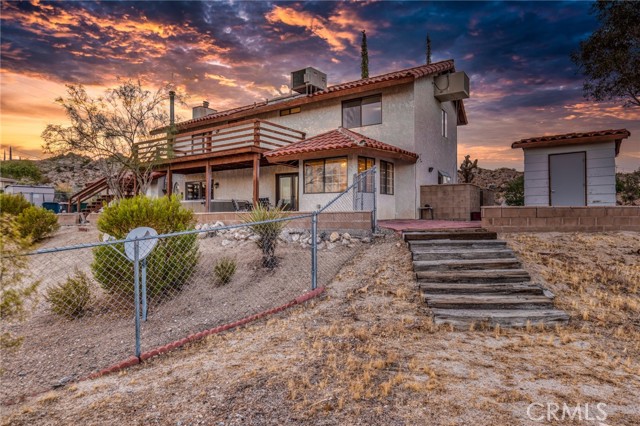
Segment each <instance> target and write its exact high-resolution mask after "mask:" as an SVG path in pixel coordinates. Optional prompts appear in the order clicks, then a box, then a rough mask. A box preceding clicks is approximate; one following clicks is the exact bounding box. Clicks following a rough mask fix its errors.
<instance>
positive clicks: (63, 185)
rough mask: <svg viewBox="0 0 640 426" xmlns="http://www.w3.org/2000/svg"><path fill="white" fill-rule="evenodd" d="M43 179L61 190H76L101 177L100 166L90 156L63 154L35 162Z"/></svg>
mask: <svg viewBox="0 0 640 426" xmlns="http://www.w3.org/2000/svg"><path fill="white" fill-rule="evenodd" d="M35 163H36V165H37V166H38V167H39V168H40V171H41V172H42V175H43V176H44V180H45V181H46V182H47V183H49V184H51V185H53V186H55V187H56V188H57V189H58V190H60V191H63V192H76V191H79V190H80V189H82V188H84V186H85V185H86V184H87V183H89V182H93V181H95V180H96V179H99V178H100V177H101V174H100V168H99V167H98V165H97V164H96V162H95V161H92V160H91V158H89V157H85V156H82V155H78V154H73V153H69V154H64V155H59V156H57V157H51V158H47V159H46V160H40V161H36V162H35Z"/></svg>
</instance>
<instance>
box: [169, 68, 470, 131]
mask: <svg viewBox="0 0 640 426" xmlns="http://www.w3.org/2000/svg"><path fill="white" fill-rule="evenodd" d="M444 72H455V66H454V63H453V59H448V60H446V61H440V62H435V63H432V64H425V65H420V66H417V67H412V68H406V69H403V70H399V71H393V72H390V73H387V74H382V75H378V76H374V77H370V78H363V79H360V80H355V81H350V82H347V83H341V84H336V85H333V86H330V87H327V88H326V89H325V90H320V91H318V92H315V93H312V94H308V95H306V94H296V95H292V96H286V97H283V98H278V99H272V100H266V101H261V102H255V103H253V104H251V105H244V106H241V107H237V108H232V109H228V110H225V111H219V112H215V113H213V114H209V115H205V116H204V117H199V118H194V119H191V120H186V121H183V122H180V123H177V127H178V130H185V129H189V128H194V127H199V126H203V125H207V124H210V123H215V122H216V121H218V120H220V119H231V120H235V119H241V118H244V117H247V116H249V115H254V114H258V113H262V112H267V111H272V110H278V109H284V108H290V107H293V106H298V105H303V104H306V103H311V102H317V101H320V100H324V99H331V98H334V97H337V96H343V95H345V94H348V93H350V92H353V91H357V90H363V89H368V90H374V89H376V88H379V87H389V86H395V85H399V84H404V83H409V82H412V81H414V80H416V79H418V78H420V77H425V76H428V75H436V74H440V73H444ZM459 105H460V106H459V107H460V108H462V112H464V105H463V104H462V101H460V103H459ZM460 116H461V119H462V124H467V121H466V114H462V115H460Z"/></svg>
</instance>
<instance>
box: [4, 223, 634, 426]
mask: <svg viewBox="0 0 640 426" xmlns="http://www.w3.org/2000/svg"><path fill="white" fill-rule="evenodd" d="M576 238H579V239H580V240H579V241H580V245H581V247H583V249H582V248H581V250H584V251H585V254H584V255H583V254H582V252H578V251H577V250H576V249H575V247H576V244H577V243H576V240H575V239H576ZM508 239H509V240H510V241H511V244H513V246H514V247H515V248H516V249H517V250H519V251H520V252H522V253H523V256H524V257H525V260H526V262H527V265H528V266H529V268H530V270H531V271H532V273H533V275H534V277H537V278H538V279H542V277H543V276H544V277H548V278H549V280H550V281H551V283H550V285H549V287H550V288H551V289H552V290H553V291H554V292H555V293H556V295H557V302H558V305H559V306H561V307H563V308H565V309H567V310H568V311H569V312H570V313H571V314H572V316H573V317H574V318H575V319H574V320H572V323H571V324H570V325H568V326H562V327H553V328H548V327H547V328H544V327H538V326H533V325H529V326H528V327H525V328H523V329H521V330H511V329H502V328H488V327H486V326H485V325H483V324H476V325H474V326H473V330H472V331H471V330H470V331H459V330H458V331H456V330H451V329H450V328H449V327H437V326H435V325H434V324H433V323H432V321H431V320H430V318H429V316H428V310H427V308H426V307H425V305H424V304H423V303H422V301H421V300H420V298H419V296H418V294H417V291H416V290H415V283H414V281H413V276H412V272H411V263H410V257H409V254H408V252H407V250H406V248H405V247H404V246H403V245H402V244H398V243H397V241H393V240H392V241H387V242H385V243H383V244H380V245H376V246H374V247H372V248H371V249H369V250H368V251H367V252H365V253H364V254H363V255H362V256H360V257H358V258H356V259H354V261H352V262H351V264H349V265H347V266H346V267H345V268H344V269H343V270H342V271H341V272H340V274H339V277H338V278H337V279H336V280H334V282H333V283H332V284H331V286H330V288H329V291H328V294H327V296H326V297H325V298H324V299H323V300H316V301H312V302H310V303H309V304H307V305H306V306H302V307H298V308H296V309H294V310H292V311H289V312H285V313H283V314H281V315H279V316H277V317H274V318H271V319H269V320H267V321H264V322H262V323H259V324H255V325H252V326H249V327H247V328H244V329H242V330H238V331H235V332H232V333H228V334H224V335H217V336H211V337H209V338H207V339H206V340H205V341H204V342H201V343H199V344H195V345H193V346H190V347H188V348H186V349H185V350H184V351H179V352H174V353H170V354H168V355H167V356H163V357H160V358H158V359H155V360H153V361H152V362H150V363H146V364H144V365H141V366H137V367H134V368H132V369H130V370H128V371H126V372H124V373H122V374H121V375H113V376H109V377H104V378H101V379H98V380H95V381H87V382H80V383H77V384H75V385H74V386H73V387H67V388H65V389H61V390H58V391H55V392H54V393H53V394H52V395H54V396H55V398H53V397H50V396H47V397H45V398H44V399H45V400H43V401H39V400H37V399H34V400H32V401H29V402H27V403H25V404H23V405H22V406H15V407H11V413H9V415H8V416H7V417H5V419H6V420H5V423H6V424H37V423H48V424H70V423H82V424H103V423H111V424H117V423H127V424H173V425H175V424H177V423H181V424H190V425H191V424H207V425H208V424H219V423H220V424H224V425H240V424H243V425H247V424H248V425H263V424H307V425H329V424H331V425H333V424H336V425H338V424H339V425H343V424H349V425H358V424H362V425H365V424H366V425H370V424H374V425H405V424H439V425H455V424H474V425H502V424H504V425H506V424H525V425H527V424H531V425H534V424H539V423H535V422H532V421H529V420H527V418H526V409H527V406H528V405H529V404H531V403H532V402H537V403H545V402H553V403H559V404H562V403H567V404H570V403H573V404H577V403H582V404H585V403H590V404H595V403H598V402H604V403H606V404H607V412H608V414H609V417H608V418H607V422H606V423H607V424H616V425H620V424H621V425H633V424H640V409H639V408H638V405H637V404H635V403H634V401H638V400H640V368H639V366H638V363H637V359H640V356H639V355H640V354H639V353H638V340H637V333H638V324H637V323H636V322H634V320H633V318H634V317H633V316H634V313H637V311H636V310H635V309H636V306H637V305H634V300H635V301H636V302H637V290H638V289H637V285H635V286H634V285H633V284H634V282H633V277H634V275H633V273H636V272H637V269H635V268H637V265H638V262H637V257H633V256H631V255H626V254H625V253H626V252H628V251H630V250H632V249H634V248H635V249H638V248H640V247H637V245H638V242H637V241H638V234H630V233H625V234H615V235H595V234H594V235H591V236H589V235H587V236H584V235H577V236H575V235H574V236H572V235H565V236H561V237H560V238H552V237H551V236H547V235H538V236H535V237H534V236H527V235H513V236H508ZM604 241H610V242H612V243H613V242H615V244H612V245H611V246H607V247H608V248H607V250H606V253H607V257H606V258H589V257H588V256H591V254H587V252H593V251H594V250H595V248H599V247H600V245H601V244H609V243H608V242H607V243H605V242H604ZM547 244H550V245H548V246H547ZM592 245H593V246H592ZM545 253H554V254H549V255H546V254H545ZM563 256H565V257H564V258H563ZM566 256H573V257H574V259H572V261H571V262H567V261H558V262H556V261H551V260H542V259H546V258H553V259H558V260H559V259H560V258H563V259H566ZM593 256H595V254H593ZM623 258H624V261H623V260H622V259H623ZM588 259H592V260H591V261H588ZM611 259H618V260H619V262H613V261H612V260H611ZM634 259H635V260H634ZM572 262H576V263H575V264H574V263H572ZM578 262H583V263H578ZM623 262H624V263H623ZM566 265H571V266H566ZM580 265H582V266H580ZM590 265H594V266H593V267H591V266H590ZM607 265H608V266H607ZM622 265H627V266H630V267H631V269H630V270H631V271H632V274H631V275H629V269H628V268H624V267H623V266H622ZM601 266H602V267H605V266H606V267H605V268H604V269H603V268H601ZM569 268H571V269H569ZM587 269H591V272H588V271H587ZM563 271H564V272H563ZM633 271H636V272H633ZM563 273H566V274H567V275H561V274H563ZM605 273H606V274H607V275H604V274H605ZM572 274H575V275H572ZM577 274H580V275H579V276H580V277H581V278H580V279H577V278H576V279H575V280H574V279H571V282H570V283H567V282H566V281H565V280H564V279H567V280H568V279H569V278H571V277H573V276H576V277H577V276H578V275H577ZM554 277H555V278H554ZM602 277H606V280H610V281H611V282H613V283H614V285H615V286H616V287H615V289H614V290H613V291H612V292H611V295H606V294H603V293H607V292H606V291H605V290H606V284H603V283H602V280H603V279H605V278H602ZM561 278H564V279H561ZM636 284H637V282H636ZM592 297H593V298H596V299H597V301H596V302H594V304H593V305H590V304H589V303H588V301H589V300H590V299H591V298H592ZM634 298H635V299H634ZM582 304H586V305H588V306H582ZM583 311H585V312H587V315H586V316H587V319H586V320H584V319H582V312H583ZM599 317H600V318H599ZM636 320H637V316H636ZM609 321H611V323H609ZM43 419H46V421H44V420H43Z"/></svg>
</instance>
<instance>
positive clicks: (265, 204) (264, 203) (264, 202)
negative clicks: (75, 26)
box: [258, 197, 271, 209]
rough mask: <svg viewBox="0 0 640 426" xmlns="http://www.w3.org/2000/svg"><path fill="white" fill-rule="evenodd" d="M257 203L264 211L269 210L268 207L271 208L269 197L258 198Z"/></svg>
mask: <svg viewBox="0 0 640 426" xmlns="http://www.w3.org/2000/svg"><path fill="white" fill-rule="evenodd" d="M258 203H260V205H261V206H262V207H264V208H265V209H269V207H271V203H269V197H265V198H258Z"/></svg>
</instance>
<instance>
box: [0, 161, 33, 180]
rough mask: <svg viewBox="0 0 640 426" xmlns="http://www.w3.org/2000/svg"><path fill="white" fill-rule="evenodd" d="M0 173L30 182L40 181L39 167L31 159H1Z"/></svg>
mask: <svg viewBox="0 0 640 426" xmlns="http://www.w3.org/2000/svg"><path fill="white" fill-rule="evenodd" d="M0 175H2V177H7V178H11V179H17V180H20V181H24V182H30V183H40V182H41V181H42V173H41V172H40V169H39V168H38V166H36V165H35V163H34V162H33V161H29V160H11V161H3V162H2V166H1V167H0Z"/></svg>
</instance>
